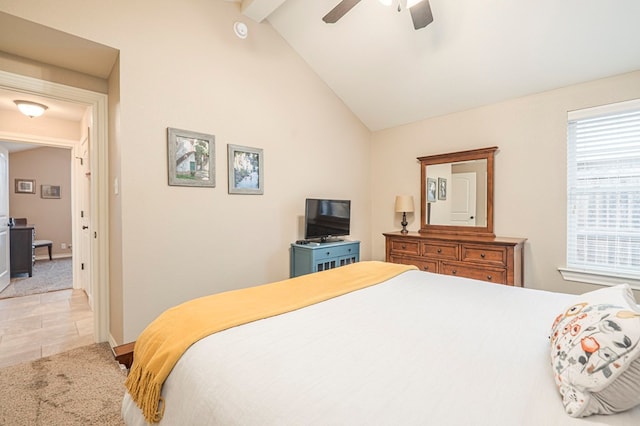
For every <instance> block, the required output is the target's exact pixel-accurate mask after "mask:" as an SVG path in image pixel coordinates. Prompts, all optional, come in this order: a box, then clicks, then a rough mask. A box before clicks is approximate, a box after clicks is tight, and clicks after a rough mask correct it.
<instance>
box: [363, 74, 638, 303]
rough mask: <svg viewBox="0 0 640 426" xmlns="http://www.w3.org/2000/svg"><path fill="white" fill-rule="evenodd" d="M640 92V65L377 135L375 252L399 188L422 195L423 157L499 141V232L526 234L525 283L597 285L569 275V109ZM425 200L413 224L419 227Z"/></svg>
mask: <svg viewBox="0 0 640 426" xmlns="http://www.w3.org/2000/svg"><path fill="white" fill-rule="evenodd" d="M634 98H640V71H638V72H634V73H630V74H625V75H621V76H616V77H611V78H607V79H603V80H598V81H593V82H589V83H585V84H580V85H575V86H571V87H566V88H563V89H559V90H554V91H550V92H546V93H540V94H537V95H532V96H527V97H523V98H518V99H513V100H510V101H506V102H501V103H497V104H493V105H488V106H485V107H482V108H476V109H473V110H469V111H464V112H460V113H457V114H451V115H446V116H442V117H437V118H433V119H429V120H424V121H421V122H417V123H413V124H410V125H406V126H401V127H397V128H394V129H389V130H385V131H380V132H376V133H375V134H374V135H373V147H372V168H373V169H374V170H385V172H384V173H376V174H373V176H372V181H371V184H372V188H375V191H374V195H373V210H372V225H373V226H372V245H373V254H372V256H373V258H374V259H384V255H385V254H384V238H383V236H382V235H381V234H382V232H385V231H390V230H398V229H399V228H400V225H399V221H400V218H399V217H398V216H396V215H394V213H393V201H394V197H395V195H396V194H404V193H407V194H413V196H414V197H415V199H416V200H419V199H420V167H419V164H418V163H417V161H416V158H417V157H420V156H424V155H430V154H439V153H444V152H453V151H462V150H467V149H473V148H482V147H488V146H498V147H499V150H498V152H497V154H496V157H495V203H494V205H495V208H494V210H495V213H494V220H495V225H494V227H495V232H496V234H497V235H500V236H513V237H525V238H528V240H527V243H526V246H525V285H526V286H527V287H532V288H538V289H545V290H554V291H563V292H568V293H578V292H582V291H585V290H589V289H593V288H595V287H591V286H587V285H583V284H577V283H573V282H569V281H564V280H563V279H562V277H561V276H560V273H559V272H558V271H557V268H558V267H561V266H565V256H566V250H565V243H566V238H565V235H566V135H567V126H566V121H567V111H570V110H575V109H579V108H586V107H591V106H595V105H602V104H607V103H612V102H618V101H624V100H629V99H634ZM419 204H420V203H419V202H416V207H417V211H416V213H415V214H414V215H412V216H411V217H410V220H409V226H408V228H409V229H410V230H418V229H419V228H420V223H419V222H420V210H419Z"/></svg>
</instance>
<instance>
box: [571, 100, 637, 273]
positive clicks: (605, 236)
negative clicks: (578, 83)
mask: <svg viewBox="0 0 640 426" xmlns="http://www.w3.org/2000/svg"><path fill="white" fill-rule="evenodd" d="M567 139H568V152H567V162H568V164H567V184H568V188H567V194H568V197H567V202H568V205H567V267H568V268H569V269H572V270H576V271H583V272H587V273H597V274H603V275H610V276H615V277H630V278H635V279H638V278H640V101H631V102H625V103H621V104H615V105H609V106H605V107H601V108H592V109H589V110H582V111H576V112H571V113H569V122H568V135H567Z"/></svg>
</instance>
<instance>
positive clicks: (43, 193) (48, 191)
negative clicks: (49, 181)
mask: <svg viewBox="0 0 640 426" xmlns="http://www.w3.org/2000/svg"><path fill="white" fill-rule="evenodd" d="M40 198H60V185H40Z"/></svg>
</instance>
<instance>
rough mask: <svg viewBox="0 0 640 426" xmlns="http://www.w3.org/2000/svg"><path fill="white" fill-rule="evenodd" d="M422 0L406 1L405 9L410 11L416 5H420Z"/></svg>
mask: <svg viewBox="0 0 640 426" xmlns="http://www.w3.org/2000/svg"><path fill="white" fill-rule="evenodd" d="M421 1H423V0H407V9H411V8H412V7H413V6H415V5H416V4H418V3H420V2H421Z"/></svg>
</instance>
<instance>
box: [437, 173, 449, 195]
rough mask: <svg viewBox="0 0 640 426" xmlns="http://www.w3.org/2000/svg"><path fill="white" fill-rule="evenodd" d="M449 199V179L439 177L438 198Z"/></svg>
mask: <svg viewBox="0 0 640 426" xmlns="http://www.w3.org/2000/svg"><path fill="white" fill-rule="evenodd" d="M446 199H447V179H445V178H441V177H439V178H438V200H446Z"/></svg>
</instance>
